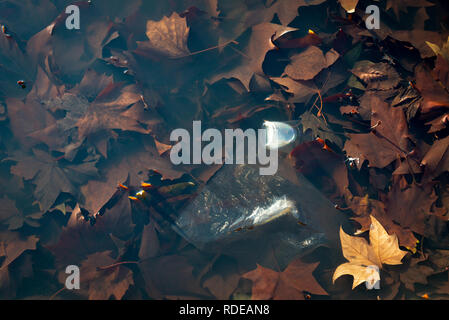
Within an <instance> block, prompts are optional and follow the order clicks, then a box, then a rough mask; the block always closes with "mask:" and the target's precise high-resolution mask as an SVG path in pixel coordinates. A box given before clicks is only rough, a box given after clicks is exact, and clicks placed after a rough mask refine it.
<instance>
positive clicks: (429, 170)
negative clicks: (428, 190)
mask: <svg viewBox="0 0 449 320" xmlns="http://www.w3.org/2000/svg"><path fill="white" fill-rule="evenodd" d="M448 148H449V137H446V138H444V139H440V140H436V141H435V142H434V143H433V145H432V146H431V147H430V149H429V151H428V152H427V153H426V155H425V156H424V158H423V159H422V161H421V165H422V166H424V172H425V174H426V176H427V177H429V178H434V177H438V176H439V175H440V174H442V173H443V172H445V171H448V170H449V154H448Z"/></svg>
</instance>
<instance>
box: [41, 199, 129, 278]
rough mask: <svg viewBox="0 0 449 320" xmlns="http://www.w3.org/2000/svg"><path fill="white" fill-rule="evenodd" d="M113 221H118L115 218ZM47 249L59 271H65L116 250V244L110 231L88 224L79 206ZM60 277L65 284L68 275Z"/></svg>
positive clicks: (47, 245) (48, 244) (62, 273)
mask: <svg viewBox="0 0 449 320" xmlns="http://www.w3.org/2000/svg"><path fill="white" fill-rule="evenodd" d="M103 218H105V219H106V217H105V216H104V217H101V219H103ZM99 219H100V218H99ZM112 220H116V219H115V217H113V218H112ZM124 227H125V228H126V227H127V226H124ZM45 247H46V248H47V249H49V250H50V251H51V252H52V253H53V255H54V257H55V265H56V267H57V269H58V270H65V268H66V266H67V265H70V264H76V265H79V264H80V263H81V262H82V261H83V260H84V259H86V258H87V256H89V255H91V254H94V253H96V252H103V251H108V250H114V249H115V244H114V242H113V241H112V238H111V236H110V234H109V231H108V230H106V229H105V228H103V227H97V224H95V225H94V226H92V225H91V224H90V223H88V222H87V221H86V218H85V216H84V214H83V210H82V209H81V208H80V206H79V205H77V206H76V207H75V208H74V209H73V211H72V213H71V215H70V218H69V221H68V222H67V225H66V226H65V227H63V228H62V230H60V231H59V233H58V234H57V235H56V239H54V240H53V241H51V242H50V243H46V244H45ZM60 276H62V277H61V278H60V279H59V280H60V281H61V283H65V279H66V277H67V275H66V274H65V273H64V272H63V271H61V273H60Z"/></svg>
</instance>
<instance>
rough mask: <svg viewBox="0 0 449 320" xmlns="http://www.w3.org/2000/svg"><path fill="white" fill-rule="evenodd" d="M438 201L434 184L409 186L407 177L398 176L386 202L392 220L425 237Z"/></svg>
mask: <svg viewBox="0 0 449 320" xmlns="http://www.w3.org/2000/svg"><path fill="white" fill-rule="evenodd" d="M436 200H437V196H436V194H435V191H434V189H433V183H423V184H422V185H418V184H412V185H409V184H408V183H407V180H406V179H405V177H403V176H398V177H395V178H394V179H393V186H392V188H391V190H390V192H389V193H388V196H387V198H386V199H384V202H385V204H386V212H387V214H388V216H389V217H390V218H391V219H392V220H394V221H396V222H397V223H399V224H400V225H401V226H402V227H404V228H410V229H411V230H413V231H414V232H416V233H419V234H421V235H424V234H425V231H426V220H427V218H428V217H429V216H430V214H431V208H432V205H433V204H434V203H435V201H436Z"/></svg>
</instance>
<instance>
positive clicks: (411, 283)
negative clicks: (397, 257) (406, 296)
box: [399, 258, 436, 291]
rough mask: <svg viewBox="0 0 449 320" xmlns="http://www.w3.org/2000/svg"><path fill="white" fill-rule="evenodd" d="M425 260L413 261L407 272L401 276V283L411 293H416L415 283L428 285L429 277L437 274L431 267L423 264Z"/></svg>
mask: <svg viewBox="0 0 449 320" xmlns="http://www.w3.org/2000/svg"><path fill="white" fill-rule="evenodd" d="M423 260H424V259H422V258H418V259H412V260H411V262H410V265H409V266H408V268H407V270H406V271H404V272H401V273H400V274H399V278H400V280H401V282H402V283H403V284H404V285H405V287H406V288H407V289H409V290H411V291H415V283H419V284H424V285H426V284H428V281H427V277H428V276H430V275H432V274H434V273H436V272H435V271H434V270H433V269H432V268H431V267H429V266H427V265H425V264H423V263H421V262H424V261H423Z"/></svg>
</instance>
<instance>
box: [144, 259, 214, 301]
mask: <svg viewBox="0 0 449 320" xmlns="http://www.w3.org/2000/svg"><path fill="white" fill-rule="evenodd" d="M139 269H140V271H141V273H142V275H143V278H144V280H145V287H146V291H147V293H148V295H149V296H150V297H152V298H155V299H161V298H164V297H175V296H185V295H187V296H189V297H192V296H193V297H197V298H198V297H199V298H203V299H204V298H207V297H210V296H211V295H210V293H208V292H207V290H205V289H204V288H202V287H201V285H200V279H198V277H197V275H196V274H195V273H194V272H193V271H194V267H193V266H192V264H191V263H190V262H189V261H188V259H187V258H186V257H185V256H182V255H167V256H162V257H156V258H154V259H150V260H146V261H142V262H141V263H139Z"/></svg>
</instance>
